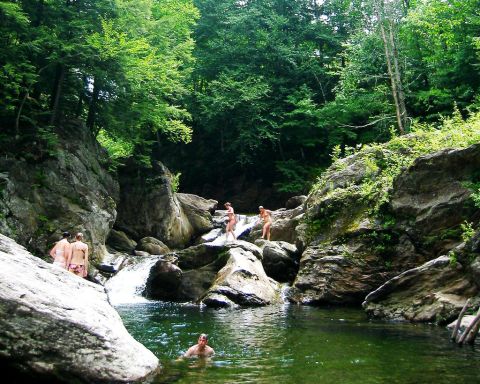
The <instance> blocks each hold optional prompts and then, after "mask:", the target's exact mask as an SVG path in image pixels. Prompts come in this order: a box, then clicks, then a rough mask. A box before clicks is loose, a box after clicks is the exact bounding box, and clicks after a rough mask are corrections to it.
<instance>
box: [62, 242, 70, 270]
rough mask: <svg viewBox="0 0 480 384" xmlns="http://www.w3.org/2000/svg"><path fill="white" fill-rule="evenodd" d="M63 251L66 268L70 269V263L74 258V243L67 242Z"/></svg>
mask: <svg viewBox="0 0 480 384" xmlns="http://www.w3.org/2000/svg"><path fill="white" fill-rule="evenodd" d="M63 252H64V255H65V269H68V266H69V265H70V260H71V259H72V245H71V244H70V243H68V242H67V244H65V246H64V248H63Z"/></svg>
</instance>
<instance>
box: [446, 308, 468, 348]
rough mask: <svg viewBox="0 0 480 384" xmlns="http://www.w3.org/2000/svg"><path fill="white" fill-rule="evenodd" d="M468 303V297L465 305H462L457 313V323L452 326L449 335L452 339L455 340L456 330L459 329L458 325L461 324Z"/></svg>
mask: <svg viewBox="0 0 480 384" xmlns="http://www.w3.org/2000/svg"><path fill="white" fill-rule="evenodd" d="M469 305H470V299H468V300H467V301H466V303H465V305H464V306H463V308H462V310H461V312H460V315H458V319H457V323H456V324H455V327H454V328H453V332H452V335H451V336H450V338H451V339H452V340H455V341H456V340H457V333H458V330H459V329H460V325H461V324H462V319H463V316H464V315H465V312H466V311H467V308H468V306H469Z"/></svg>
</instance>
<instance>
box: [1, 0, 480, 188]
mask: <svg viewBox="0 0 480 384" xmlns="http://www.w3.org/2000/svg"><path fill="white" fill-rule="evenodd" d="M0 20H1V23H0V32H1V38H0V63H1V67H2V70H1V71H0V82H1V87H0V96H1V100H2V101H1V105H0V119H1V124H2V141H3V143H8V145H10V144H12V143H13V144H14V145H15V146H17V147H18V146H21V145H22V143H26V142H28V141H29V140H33V138H35V139H37V140H38V139H39V138H40V141H41V142H44V143H47V142H48V141H49V140H50V141H51V139H52V137H54V136H55V133H56V130H57V129H59V127H61V125H62V122H63V121H66V120H68V119H81V120H83V121H84V123H85V124H86V126H87V127H88V129H89V130H90V131H91V133H92V135H95V136H96V137H98V139H99V140H100V141H101V142H102V143H103V145H105V146H106V147H107V148H108V149H109V150H110V151H111V153H112V156H114V157H119V158H122V157H127V156H136V157H137V159H138V160H139V161H140V162H142V163H144V164H147V165H148V164H149V162H150V161H151V159H152V158H153V159H160V160H163V161H166V162H167V164H168V165H169V166H170V167H171V168H172V169H173V170H174V171H175V172H181V174H182V180H181V186H183V187H184V188H185V189H186V190H190V191H199V190H200V189H201V188H200V186H201V185H202V184H204V183H211V184H215V183H217V184H218V183H220V184H221V183H228V182H229V180H231V179H232V178H234V177H242V178H245V179H247V180H251V181H252V182H253V181H255V180H258V179H262V180H263V182H265V183H267V184H271V185H274V186H275V188H276V190H277V191H279V192H282V191H283V192H286V193H289V194H295V193H305V192H307V191H308V188H309V187H310V185H311V184H312V183H313V182H314V181H315V179H316V178H317V177H318V175H319V174H320V173H321V172H322V170H323V169H324V168H325V167H327V166H328V165H329V164H330V163H331V153H332V152H333V151H340V152H346V151H348V148H349V147H356V146H359V145H362V144H367V143H372V142H382V141H386V140H388V139H389V138H390V137H391V134H392V132H393V131H396V132H397V133H400V134H403V133H407V132H408V131H409V129H410V126H411V124H412V122H413V121H420V122H428V123H431V124H434V125H435V124H437V123H439V122H440V121H442V119H443V117H445V116H449V115H451V114H452V113H453V111H454V110H455V109H458V110H459V111H460V113H461V114H462V115H463V116H464V117H466V116H467V115H468V114H469V113H471V112H474V111H476V110H477V109H478V106H479V105H480V102H479V100H480V99H479V97H478V94H479V85H480V72H479V68H480V67H479V64H480V62H479V58H480V56H479V48H480V40H479V36H480V0H448V1H446V0H323V1H320V0H242V1H241V0H139V1H135V2H131V1H127V0H97V1H94V2H92V1H85V0H69V1H64V2H59V1H53V0H39V1H32V0H22V1H0ZM438 126H439V127H440V125H438ZM439 129H440V128H439ZM42 140H43V141H42ZM45 145H46V144H45Z"/></svg>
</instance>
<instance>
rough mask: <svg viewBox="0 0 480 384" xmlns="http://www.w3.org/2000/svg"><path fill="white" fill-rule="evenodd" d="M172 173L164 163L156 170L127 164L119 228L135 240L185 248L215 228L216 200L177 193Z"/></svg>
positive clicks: (122, 171)
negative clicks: (146, 240)
mask: <svg viewBox="0 0 480 384" xmlns="http://www.w3.org/2000/svg"><path fill="white" fill-rule="evenodd" d="M171 180H172V174H171V173H170V171H169V170H168V169H167V168H166V167H165V166H164V165H163V164H162V163H160V162H155V163H154V164H153V166H152V168H148V169H147V168H144V169H140V168H138V164H135V163H133V162H129V163H127V164H126V165H125V166H124V167H122V168H120V169H119V182H120V202H119V208H118V211H119V215H118V218H117V221H116V223H115V226H116V227H117V228H118V229H121V230H123V231H124V232H126V233H127V234H128V235H130V236H131V237H133V238H134V239H140V238H142V237H144V236H149V237H155V238H157V239H159V240H161V241H162V242H164V243H165V244H167V245H168V246H169V247H172V248H183V247H185V246H186V245H188V244H190V243H191V242H192V241H193V239H194V238H196V237H197V236H198V235H200V234H202V233H204V232H207V231H208V230H209V229H211V228H213V224H212V222H211V214H210V210H211V209H212V207H213V206H214V204H215V202H214V201H213V200H206V199H203V198H201V197H198V196H196V197H194V195H187V194H175V193H174V192H173V189H172V182H171Z"/></svg>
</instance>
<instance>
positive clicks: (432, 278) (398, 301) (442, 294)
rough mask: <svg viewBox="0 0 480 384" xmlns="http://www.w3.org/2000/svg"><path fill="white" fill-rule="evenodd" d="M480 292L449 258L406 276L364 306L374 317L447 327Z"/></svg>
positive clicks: (381, 289) (385, 286)
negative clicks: (467, 301) (470, 299)
mask: <svg viewBox="0 0 480 384" xmlns="http://www.w3.org/2000/svg"><path fill="white" fill-rule="evenodd" d="M478 293H479V288H478V286H477V285H476V284H475V282H474V281H472V280H471V279H470V278H469V276H468V275H466V274H465V273H464V268H463V267H462V265H461V264H459V263H455V262H452V260H451V258H450V257H448V256H440V257H438V258H436V259H434V260H430V261H429V262H427V263H425V264H423V265H421V266H419V267H417V268H413V269H410V270H408V271H405V272H403V273H402V274H400V275H398V276H395V277H394V278H392V279H390V280H389V281H387V282H386V283H385V284H383V285H382V286H380V287H379V288H377V289H376V290H375V291H373V292H371V293H370V294H369V295H368V296H367V297H366V298H365V301H364V303H363V307H364V308H365V310H366V312H367V313H368V314H369V315H370V316H372V317H379V318H387V319H393V320H409V321H417V322H436V323H446V322H449V321H452V320H453V319H454V318H456V317H457V315H458V313H459V312H460V310H461V309H462V307H463V305H464V304H465V302H466V300H467V299H468V298H470V297H472V296H475V295H477V294H478Z"/></svg>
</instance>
